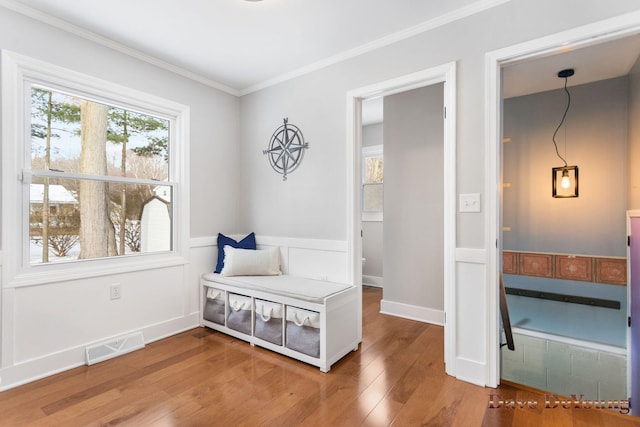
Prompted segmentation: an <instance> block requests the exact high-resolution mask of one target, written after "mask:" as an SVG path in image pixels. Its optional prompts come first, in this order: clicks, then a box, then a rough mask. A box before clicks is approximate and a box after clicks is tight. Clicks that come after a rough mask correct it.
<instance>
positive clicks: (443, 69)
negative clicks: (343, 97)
mask: <svg viewBox="0 0 640 427" xmlns="http://www.w3.org/2000/svg"><path fill="white" fill-rule="evenodd" d="M437 83H444V106H445V107H446V109H447V117H446V119H444V157H443V161H444V248H443V251H444V311H445V312H446V313H449V315H448V316H447V324H446V325H445V328H444V334H445V348H444V354H445V364H446V371H447V373H448V374H449V375H454V376H455V375H456V373H455V370H456V368H455V354H456V306H455V304H456V277H455V271H456V265H455V257H456V254H455V248H456V117H457V107H456V63H455V62H450V63H447V64H443V65H440V66H437V67H433V68H430V69H427V70H422V71H418V72H415V73H412V74H408V75H405V76H401V77H398V78H395V79H391V80H387V81H383V82H379V83H375V84H372V85H370V86H365V87H362V88H359V89H354V90H351V91H349V92H348V93H347V122H346V125H347V144H346V145H347V156H346V160H347V181H346V189H347V237H348V239H349V258H348V259H349V260H350V262H349V277H350V278H351V280H352V283H354V284H361V283H362V237H361V230H362V218H361V215H360V200H361V197H362V196H361V192H362V189H361V185H360V181H361V171H360V168H361V167H362V108H361V107H362V100H363V99H366V98H372V97H376V96H387V95H392V94H394V93H399V92H404V91H407V90H411V89H416V88H419V87H425V86H430V85H433V84H437ZM359 310H360V312H359V313H358V319H359V321H360V322H361V321H362V305H360V306H359ZM361 328H362V326H361V325H360V330H361Z"/></svg>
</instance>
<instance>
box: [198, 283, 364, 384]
mask: <svg viewBox="0 0 640 427" xmlns="http://www.w3.org/2000/svg"><path fill="white" fill-rule="evenodd" d="M300 280H307V279H304V278H300ZM208 288H215V289H219V290H222V291H224V302H225V316H224V318H225V324H224V325H220V324H218V323H214V322H210V321H208V320H206V319H204V318H203V313H204V305H205V303H206V301H207V289H208ZM200 292H201V294H200V301H201V307H200V308H201V310H200V324H201V325H202V326H206V327H208V328H211V329H214V330H216V331H220V332H223V333H225V334H227V335H231V336H233V337H236V338H238V339H241V340H244V341H247V342H249V343H250V344H251V345H257V346H260V347H264V348H267V349H269V350H272V351H275V352H277V353H280V354H284V355H286V356H289V357H292V358H294V359H297V360H300V361H302V362H305V363H308V364H310V365H313V366H317V367H319V368H320V370H321V371H322V372H329V369H331V365H333V364H334V363H335V362H337V361H338V360H340V359H341V358H343V357H344V356H345V355H347V354H348V353H349V352H351V351H356V350H358V344H359V340H358V292H357V288H356V287H355V286H350V287H349V288H347V289H345V290H343V291H340V292H337V293H335V294H333V295H330V296H328V297H326V298H324V302H323V303H317V302H309V301H305V300H302V299H296V298H292V297H290V296H283V295H277V294H274V293H270V292H267V291H263V290H256V289H250V288H244V287H242V286H232V285H228V284H225V283H221V282H217V281H215V280H207V279H204V278H202V277H201V278H200ZM230 293H233V294H238V295H244V296H248V297H251V298H252V302H253V304H252V307H253V309H252V310H251V313H252V314H251V335H247V334H244V333H242V332H240V331H236V330H234V329H230V328H228V327H227V326H226V322H227V318H228V317H229V294H230ZM255 299H262V300H266V301H271V302H276V303H280V304H283V305H284V306H285V307H283V308H285V310H283V314H284V313H285V311H286V306H292V307H297V308H303V309H305V310H311V311H315V312H318V313H320V357H319V358H316V357H311V356H308V355H306V354H304V353H300V352H298V351H295V350H292V349H290V348H287V347H285V343H286V316H284V318H283V322H282V327H283V331H282V338H283V342H282V345H276V344H273V343H270V342H268V341H265V340H262V339H260V338H258V337H256V336H254V335H253V334H254V329H255V301H254V300H255Z"/></svg>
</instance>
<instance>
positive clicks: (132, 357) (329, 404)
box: [0, 287, 640, 427]
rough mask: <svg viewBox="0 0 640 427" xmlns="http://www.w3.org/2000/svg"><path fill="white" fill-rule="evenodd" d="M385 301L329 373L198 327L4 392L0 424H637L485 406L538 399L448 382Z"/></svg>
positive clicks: (435, 340) (428, 331)
mask: <svg viewBox="0 0 640 427" xmlns="http://www.w3.org/2000/svg"><path fill="white" fill-rule="evenodd" d="M380 298H381V291H380V290H379V289H376V288H370V287H365V289H364V295H363V316H364V321H363V324H364V331H363V342H362V344H361V346H360V349H359V350H358V351H357V352H353V353H350V354H349V355H347V356H346V357H345V358H344V359H342V360H341V361H339V362H338V363H336V364H335V365H333V367H332V369H331V371H330V372H329V373H328V374H323V373H322V372H320V371H319V370H318V369H317V368H315V367H312V366H309V365H306V364H304V363H301V362H298V361H295V360H292V359H289V358H287V357H285V356H281V355H278V354H275V353H272V352H270V351H268V350H264V349H261V348H259V347H251V346H250V345H249V344H247V343H245V342H243V341H240V340H237V339H235V338H231V337H229V336H226V335H224V334H221V333H218V332H214V331H211V330H208V329H203V328H196V329H193V330H191V331H187V332H184V333H182V334H179V335H176V336H173V337H171V338H167V339H165V340H162V341H158V342H155V343H151V344H149V345H147V347H146V348H144V349H143V350H139V351H136V352H133V353H130V354H127V355H124V356H121V357H118V358H116V359H112V360H109V361H106V362H102V363H99V364H97V365H93V366H90V367H80V368H76V369H73V370H70V371H67V372H64V373H61V374H58V375H55V376H52V377H48V378H46V379H43V380H40V381H36V382H33V383H30V384H27V385H24V386H21V387H18V388H15V389H12V390H8V391H6V392H3V393H0V426H189V427H190V426H332V427H334V426H359V425H364V426H389V425H393V426H464V427H467V426H518V427H519V426H529V425H531V426H563V427H564V426H607V425H616V426H640V419H639V418H635V417H630V416H623V415H619V414H618V413H616V412H615V411H613V410H586V409H544V408H543V407H540V408H537V409H535V410H534V409H527V408H525V409H506V408H499V409H496V408H493V409H492V408H489V407H488V402H489V395H490V394H491V393H493V394H500V395H501V396H503V397H504V398H505V399H521V400H522V399H524V400H532V399H538V400H539V401H543V400H544V397H543V396H542V395H541V394H539V393H535V392H533V391H526V390H522V389H520V388H516V387H513V386H501V387H500V388H499V389H498V390H495V389H489V388H483V387H478V386H474V385H472V384H469V383H465V382H463V381H458V380H456V379H454V378H452V377H449V376H447V375H446V374H445V373H444V362H443V359H444V355H443V349H444V337H443V329H442V328H441V327H438V326H433V325H428V324H424V323H420V322H415V321H411V320H406V319H399V318H395V317H391V316H386V315H382V314H379V309H380ZM540 406H542V405H540Z"/></svg>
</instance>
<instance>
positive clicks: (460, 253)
mask: <svg viewBox="0 0 640 427" xmlns="http://www.w3.org/2000/svg"><path fill="white" fill-rule="evenodd" d="M456 262H466V263H469V264H486V263H487V251H486V250H484V249H473V248H456Z"/></svg>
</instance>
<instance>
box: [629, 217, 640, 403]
mask: <svg viewBox="0 0 640 427" xmlns="http://www.w3.org/2000/svg"><path fill="white" fill-rule="evenodd" d="M631 218H639V219H640V209H631V210H628V211H627V236H631ZM628 243H631V241H630V240H629V242H628ZM639 250H640V249H639ZM637 286H638V288H639V289H640V284H638V285H637ZM630 317H631V245H630V244H628V245H627V318H630ZM631 360H632V359H631V324H629V327H627V397H629V398H634V400H636V401H638V400H639V399H640V396H635V397H634V396H633V395H632V391H633V376H632V373H633V372H632V369H631ZM631 413H632V414H633V415H638V414H640V412H638V410H637V408H636V410H635V411H633V410H632V411H631Z"/></svg>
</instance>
